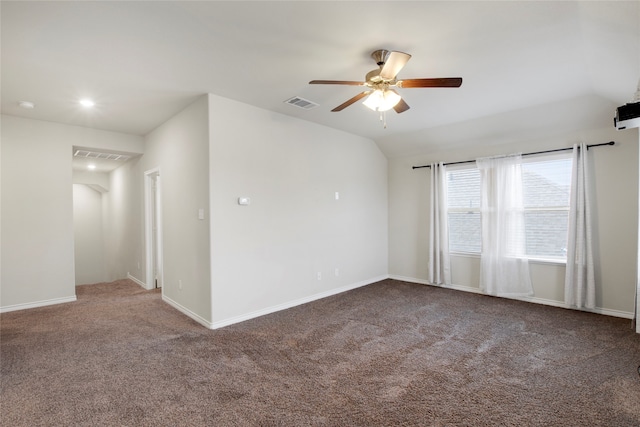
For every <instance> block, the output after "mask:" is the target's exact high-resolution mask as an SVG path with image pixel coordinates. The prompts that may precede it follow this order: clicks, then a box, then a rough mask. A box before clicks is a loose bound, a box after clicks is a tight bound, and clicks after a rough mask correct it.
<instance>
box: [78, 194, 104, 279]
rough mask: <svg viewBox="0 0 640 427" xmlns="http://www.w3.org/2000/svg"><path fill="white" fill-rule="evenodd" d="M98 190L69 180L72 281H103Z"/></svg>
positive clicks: (101, 224)
mask: <svg viewBox="0 0 640 427" xmlns="http://www.w3.org/2000/svg"><path fill="white" fill-rule="evenodd" d="M102 233H103V218H102V193H100V192H98V191H96V190H94V189H93V188H91V187H89V186H88V185H85V184H73V234H74V239H73V241H74V249H75V251H74V252H75V258H74V260H75V277H76V281H75V283H76V285H83V284H89V283H99V282H104V281H106V272H105V257H104V240H103V234H102Z"/></svg>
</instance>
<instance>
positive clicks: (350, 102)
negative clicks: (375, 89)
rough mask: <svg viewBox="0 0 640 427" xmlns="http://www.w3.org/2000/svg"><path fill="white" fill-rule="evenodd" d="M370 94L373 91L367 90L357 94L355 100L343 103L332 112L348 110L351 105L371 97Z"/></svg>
mask: <svg viewBox="0 0 640 427" xmlns="http://www.w3.org/2000/svg"><path fill="white" fill-rule="evenodd" d="M369 93H371V91H369V90H366V91H364V92H361V93H359V94H357V95H356V96H354V97H353V98H351V99H349V100H347V101H345V102H343V103H342V104H340V105H338V106H337V107H336V108H334V109H333V110H331V111H334V112H335V111H342V110H344V109H345V108H347V107H348V106H349V105H351V104H353V103H354V102H358V101H359V100H361V99H362V98H364V97H365V96H367V95H369Z"/></svg>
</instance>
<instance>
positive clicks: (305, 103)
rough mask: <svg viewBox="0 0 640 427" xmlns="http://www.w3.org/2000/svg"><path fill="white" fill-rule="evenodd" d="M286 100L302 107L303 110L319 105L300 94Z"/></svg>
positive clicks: (290, 103)
mask: <svg viewBox="0 0 640 427" xmlns="http://www.w3.org/2000/svg"><path fill="white" fill-rule="evenodd" d="M284 102H285V103H287V104H289V105H293V106H294V107H298V108H302V109H303V110H311V109H312V108H316V107H317V106H318V105H319V104H316V103H315V102H313V101H309V100H308V99H304V98H300V97H299V96H294V97H293V98H289V99H287V100H286V101H284Z"/></svg>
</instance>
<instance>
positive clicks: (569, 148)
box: [412, 141, 615, 169]
mask: <svg viewBox="0 0 640 427" xmlns="http://www.w3.org/2000/svg"><path fill="white" fill-rule="evenodd" d="M602 145H615V141H609V142H603V143H601V144H591V145H587V150H588V149H589V148H591V147H600V146H602ZM569 150H573V147H567V148H556V149H555V150H546V151H536V152H535V153H524V154H523V156H533V155H534V154H547V153H555V152H558V151H569ZM465 163H475V160H463V161H461V162H451V163H445V164H444V165H445V166H448V165H462V164H465ZM430 167H431V165H422V166H412V168H413V169H421V168H430Z"/></svg>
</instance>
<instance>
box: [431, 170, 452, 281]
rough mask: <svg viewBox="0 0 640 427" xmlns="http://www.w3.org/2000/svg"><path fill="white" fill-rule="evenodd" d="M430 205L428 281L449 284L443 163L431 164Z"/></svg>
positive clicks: (447, 228) (449, 271)
mask: <svg viewBox="0 0 640 427" xmlns="http://www.w3.org/2000/svg"><path fill="white" fill-rule="evenodd" d="M430 177H431V192H430V194H431V200H430V201H431V207H430V211H429V265H428V267H429V268H428V272H427V274H428V277H427V281H428V283H430V284H432V285H442V284H446V285H450V284H451V262H450V260H449V227H448V225H447V175H446V169H445V166H444V164H443V163H432V164H431V173H430Z"/></svg>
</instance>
